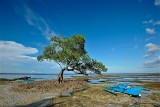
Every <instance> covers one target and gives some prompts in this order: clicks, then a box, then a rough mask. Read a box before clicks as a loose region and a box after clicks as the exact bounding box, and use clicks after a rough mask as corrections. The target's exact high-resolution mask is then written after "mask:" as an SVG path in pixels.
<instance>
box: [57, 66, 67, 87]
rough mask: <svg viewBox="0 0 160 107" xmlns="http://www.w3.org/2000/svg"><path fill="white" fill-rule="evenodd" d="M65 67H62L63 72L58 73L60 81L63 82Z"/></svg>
mask: <svg viewBox="0 0 160 107" xmlns="http://www.w3.org/2000/svg"><path fill="white" fill-rule="evenodd" d="M64 71H65V69H62V70H61V72H60V73H59V74H58V83H59V84H61V83H62V82H63V72H64Z"/></svg>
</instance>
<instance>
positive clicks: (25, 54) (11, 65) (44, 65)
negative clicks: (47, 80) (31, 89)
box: [0, 41, 60, 73]
mask: <svg viewBox="0 0 160 107" xmlns="http://www.w3.org/2000/svg"><path fill="white" fill-rule="evenodd" d="M36 53H38V50H37V49H36V48H32V47H27V46H24V45H23V44H20V43H17V42H14V41H0V72H1V73H2V72H10V73H13V72H14V73H33V71H34V73H40V72H41V73H58V72H59V70H60V67H58V65H57V63H56V62H46V61H44V62H38V61H37V58H36V57H32V56H30V55H31V54H36ZM51 67H52V69H50V68H51Z"/></svg>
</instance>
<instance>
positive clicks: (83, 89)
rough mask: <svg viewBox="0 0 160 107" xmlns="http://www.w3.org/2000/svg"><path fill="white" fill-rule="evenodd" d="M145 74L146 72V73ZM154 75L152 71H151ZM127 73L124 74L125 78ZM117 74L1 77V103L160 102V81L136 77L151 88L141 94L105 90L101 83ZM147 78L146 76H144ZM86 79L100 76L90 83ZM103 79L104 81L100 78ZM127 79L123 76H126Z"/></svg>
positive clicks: (146, 105)
mask: <svg viewBox="0 0 160 107" xmlns="http://www.w3.org/2000/svg"><path fill="white" fill-rule="evenodd" d="M147 76H148V75H147ZM152 76H155V75H152ZM126 77H128V76H125V77H124V78H126ZM143 77H145V76H143ZM113 78H114V79H116V78H117V79H119V78H121V77H119V76H104V75H101V76H76V77H72V78H70V79H65V80H64V82H63V83H62V84H58V82H57V81H56V80H43V81H34V82H29V83H23V82H16V81H7V80H1V81H0V107H28V106H29V107H35V106H39V107H44V106H49V107H158V106H160V82H159V81H150V80H148V81H139V80H138V81H136V82H130V83H131V84H133V85H134V86H138V85H141V86H143V87H145V88H149V89H151V90H150V91H143V92H142V96H141V97H132V96H130V95H127V94H123V93H118V94H117V95H114V94H111V93H108V92H105V91H104V90H102V87H104V86H105V87H107V86H108V85H109V84H116V83H119V82H122V81H117V82H116V81H113V82H111V81H109V80H110V79H113ZM145 79H146V78H145ZM88 80H100V81H101V82H98V83H97V84H95V83H94V84H93V83H91V82H90V81H88ZM102 80H103V81H102ZM125 82H126V80H125Z"/></svg>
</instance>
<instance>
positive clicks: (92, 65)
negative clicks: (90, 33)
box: [37, 35, 107, 79]
mask: <svg viewBox="0 0 160 107" xmlns="http://www.w3.org/2000/svg"><path fill="white" fill-rule="evenodd" d="M50 42H52V45H50V46H46V47H45V49H44V51H43V53H42V55H40V56H38V57H37V59H38V61H43V60H47V61H55V62H57V63H58V64H59V66H60V67H61V69H62V70H61V72H60V73H61V75H62V76H63V72H62V71H65V70H67V71H73V72H75V73H77V74H87V72H86V71H92V72H94V73H96V74H101V72H102V71H104V72H105V71H107V68H106V67H105V66H104V65H103V63H102V62H98V61H96V60H94V59H91V58H90V57H89V55H88V54H87V51H86V50H85V38H84V36H83V35H72V37H71V38H67V37H63V36H53V37H52V38H51V39H50ZM62 65H63V67H62ZM62 79H63V78H62Z"/></svg>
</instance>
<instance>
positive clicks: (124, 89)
mask: <svg viewBox="0 0 160 107" xmlns="http://www.w3.org/2000/svg"><path fill="white" fill-rule="evenodd" d="M102 89H103V90H104V91H106V92H109V93H112V94H116V93H117V92H121V93H125V94H128V95H132V96H141V92H142V90H145V91H149V90H150V89H148V88H143V87H133V86H131V85H127V84H118V85H109V87H108V88H107V87H103V88H102Z"/></svg>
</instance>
